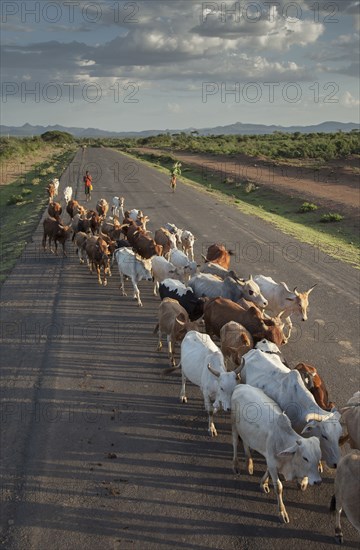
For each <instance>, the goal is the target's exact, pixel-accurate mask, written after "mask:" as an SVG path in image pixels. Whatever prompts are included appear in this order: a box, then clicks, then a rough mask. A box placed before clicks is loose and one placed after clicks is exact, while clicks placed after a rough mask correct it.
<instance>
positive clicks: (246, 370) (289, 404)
mask: <svg viewBox="0 0 360 550" xmlns="http://www.w3.org/2000/svg"><path fill="white" fill-rule="evenodd" d="M241 380H242V381H243V382H245V383H246V384H250V385H251V386H255V387H256V388H259V389H261V390H263V391H265V392H266V394H267V395H268V396H269V397H270V398H271V399H273V400H274V401H275V402H276V403H278V405H279V406H280V407H281V408H282V410H284V411H285V412H286V414H287V415H288V417H289V418H290V420H291V425H292V427H293V428H294V430H296V431H297V432H298V433H301V434H303V435H304V436H305V437H309V436H312V435H315V436H316V437H318V438H319V440H320V446H321V452H322V459H323V460H325V461H326V462H327V464H328V466H329V467H330V468H336V465H337V463H338V462H339V460H340V447H339V438H340V436H341V433H342V428H341V425H340V422H339V419H340V414H339V413H338V412H337V411H334V412H331V413H329V412H328V411H324V410H323V409H321V408H320V407H319V406H318V405H317V403H316V401H315V399H314V397H313V395H312V394H311V393H310V392H309V390H308V389H307V388H306V387H305V385H304V382H303V381H302V378H301V376H300V373H299V371H297V370H290V369H289V368H288V367H286V366H285V365H284V363H283V362H282V360H281V357H280V356H279V355H278V352H277V351H275V352H272V353H268V352H265V351H261V350H260V349H252V350H250V351H249V352H248V353H246V354H245V355H244V356H243V362H242V369H241Z"/></svg>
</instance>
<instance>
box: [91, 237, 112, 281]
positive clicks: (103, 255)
mask: <svg viewBox="0 0 360 550" xmlns="http://www.w3.org/2000/svg"><path fill="white" fill-rule="evenodd" d="M85 252H86V255H87V257H88V264H89V269H90V272H91V273H92V272H93V270H94V269H95V270H96V274H97V277H98V282H99V285H104V286H106V285H107V279H106V275H111V272H110V259H109V254H110V253H109V249H108V246H107V243H106V242H105V241H104V239H102V238H101V237H89V238H87V240H86V242H85ZM101 268H102V269H103V271H104V280H103V281H102V280H101Z"/></svg>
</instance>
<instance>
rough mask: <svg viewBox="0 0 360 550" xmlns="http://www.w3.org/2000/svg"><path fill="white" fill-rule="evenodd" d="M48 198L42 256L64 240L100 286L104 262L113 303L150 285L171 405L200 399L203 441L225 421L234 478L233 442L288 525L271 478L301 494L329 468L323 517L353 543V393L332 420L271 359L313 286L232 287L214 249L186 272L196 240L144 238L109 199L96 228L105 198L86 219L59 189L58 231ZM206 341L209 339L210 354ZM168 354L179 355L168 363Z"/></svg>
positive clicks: (357, 431)
mask: <svg viewBox="0 0 360 550" xmlns="http://www.w3.org/2000/svg"><path fill="white" fill-rule="evenodd" d="M58 187H59V180H57V179H54V180H53V181H52V182H51V183H50V184H49V185H48V187H47V191H48V194H49V205H48V216H47V217H46V218H45V219H44V221H43V227H44V235H43V247H44V249H46V243H47V239H48V240H49V247H50V250H51V246H52V242H54V244H55V252H57V245H58V242H60V243H61V244H62V246H63V252H64V255H66V252H65V243H66V241H67V240H68V239H69V238H70V237H72V240H73V242H74V245H75V247H76V251H77V254H78V257H79V260H80V263H85V262H87V264H88V266H89V268H90V270H91V272H92V271H93V270H94V269H95V270H96V272H97V276H98V281H99V284H104V285H106V282H107V279H106V277H107V275H111V265H112V263H113V261H114V260H115V261H116V262H117V265H118V268H119V274H120V279H121V288H122V292H123V295H126V293H125V288H124V282H125V279H130V280H131V282H132V285H133V288H134V298H135V299H136V300H137V303H138V305H139V306H142V302H141V298H140V291H139V288H138V283H139V281H141V280H143V279H145V280H148V281H152V282H153V284H154V294H155V295H157V294H158V293H159V294H160V298H161V303H160V306H159V316H158V323H157V326H156V328H155V331H154V332H158V335H159V340H158V348H157V349H158V351H160V350H161V348H162V341H161V339H162V336H163V335H166V337H167V344H168V352H169V362H170V366H169V368H168V369H166V370H165V374H169V373H170V372H172V371H174V370H175V369H178V368H181V374H182V385H181V393H180V400H181V401H182V402H186V401H187V398H186V390H185V383H186V380H190V381H191V382H192V383H194V384H195V385H197V386H198V387H199V388H200V389H201V391H202V394H203V397H204V404H205V408H206V411H207V413H208V416H209V433H210V435H212V436H216V435H217V432H216V428H215V425H214V418H213V415H214V413H216V412H217V411H218V410H220V409H223V410H224V411H231V418H232V442H233V453H234V454H233V467H234V471H235V472H238V471H239V470H238V462H237V446H238V440H239V439H241V440H242V443H243V447H244V451H245V455H246V459H247V469H248V472H249V473H250V474H252V473H253V460H252V456H251V449H252V450H255V451H257V452H259V453H260V454H261V455H262V456H264V458H265V460H266V467H267V470H266V472H265V474H264V476H263V478H262V480H261V484H260V486H261V489H262V490H263V491H264V492H266V493H267V492H269V478H270V477H271V479H272V482H273V484H274V488H275V491H276V495H277V501H278V510H279V515H280V518H281V520H282V521H283V522H285V523H288V522H289V516H288V514H287V511H286V508H285V506H284V502H283V498H282V493H283V489H282V483H281V481H280V479H279V474H282V475H283V477H284V478H285V480H292V479H295V480H297V482H298V485H299V487H300V488H301V489H302V490H305V489H306V487H307V485H308V484H311V485H312V484H316V483H320V482H321V477H320V473H321V472H322V471H323V470H322V462H321V461H323V462H325V463H326V464H327V465H328V466H329V467H331V468H336V476H335V485H334V496H333V499H332V502H331V507H332V509H333V510H334V511H335V513H336V516H335V517H336V519H335V537H336V540H337V542H340V543H341V542H343V533H342V529H341V525H340V515H341V512H342V510H344V511H345V513H346V515H347V517H348V519H349V521H350V522H351V523H352V525H353V526H354V527H355V528H356V529H357V530H358V531H359V532H360V391H357V392H355V393H354V395H353V397H351V398H350V399H349V401H348V403H347V404H346V406H345V407H343V408H342V409H341V410H340V411H338V410H336V408H335V406H334V404H333V403H332V402H330V401H329V399H328V394H327V390H326V387H325V384H324V382H323V380H322V379H321V377H320V376H319V373H318V372H317V370H316V368H315V367H313V366H311V365H307V364H305V363H299V364H298V365H297V366H296V367H295V368H294V369H290V368H289V366H288V365H287V363H286V361H285V359H284V358H283V356H282V354H281V350H280V347H281V345H282V344H284V343H286V342H287V341H288V339H289V337H290V335H291V328H292V323H291V315H294V314H297V315H301V317H302V319H303V320H306V318H307V316H306V310H307V306H308V298H309V294H310V292H311V291H312V289H313V288H314V287H312V288H310V289H309V290H308V291H307V292H303V293H300V292H298V291H297V290H296V289H294V291H293V292H291V291H290V290H289V288H288V287H287V285H286V284H285V283H279V284H278V283H276V282H275V281H273V279H271V278H270V277H264V276H262V275H258V276H255V277H254V278H253V277H250V278H249V279H248V280H244V279H241V278H239V277H238V276H237V274H236V273H235V272H234V271H233V270H230V257H231V252H230V251H227V250H226V249H225V247H224V246H223V245H221V244H217V243H214V244H213V245H211V246H210V247H209V249H208V251H207V255H206V257H204V260H205V263H204V264H203V266H201V267H200V266H199V265H197V263H196V262H195V261H194V241H195V238H194V235H193V234H192V233H191V232H190V231H188V230H180V229H178V228H177V227H176V226H175V225H174V224H172V223H168V224H165V226H164V227H161V228H160V229H158V230H157V231H156V232H155V234H154V236H152V235H151V233H150V232H148V231H147V229H146V224H147V222H148V221H149V218H148V217H147V216H146V215H144V214H143V212H142V211H140V210H136V209H133V210H130V211H124V198H123V197H114V198H113V199H112V205H111V214H112V216H111V217H107V214H108V212H109V203H108V202H107V201H106V200H105V199H100V200H99V201H98V202H97V204H96V209H95V210H87V209H85V208H84V207H83V206H82V205H80V204H79V202H78V201H77V200H74V199H73V198H72V188H71V187H66V188H65V190H64V199H65V202H66V212H67V213H68V215H69V216H70V222H69V225H64V223H63V222H62V219H61V214H62V206H61V204H60V203H59V202H56V201H55V198H56V196H57V194H58ZM120 220H122V221H121V222H120ZM199 268H200V272H199ZM101 272H102V273H103V279H102V278H101ZM270 314H271V315H273V316H272V317H271V316H270ZM283 319H284V320H283ZM285 330H286V334H285ZM214 337H218V338H219V340H220V347H218V346H217V345H216V344H215V343H214V341H213V338H214ZM176 343H180V346H181V350H180V362H179V363H178V364H176V361H175V356H174V348H175V345H176ZM239 380H241V383H240V384H238V381H239ZM289 404H290V405H289ZM270 411H271V414H270ZM284 411H286V414H285V412H284ZM340 419H341V424H340ZM343 429H345V430H346V431H345V434H343ZM345 443H347V444H348V445H349V446H350V449H351V450H350V451H349V452H348V453H347V454H345V455H344V456H341V453H340V446H341V445H344V444H345Z"/></svg>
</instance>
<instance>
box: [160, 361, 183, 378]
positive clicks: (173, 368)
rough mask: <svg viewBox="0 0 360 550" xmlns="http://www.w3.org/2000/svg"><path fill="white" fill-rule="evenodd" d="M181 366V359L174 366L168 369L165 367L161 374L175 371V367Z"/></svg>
mask: <svg viewBox="0 0 360 550" xmlns="http://www.w3.org/2000/svg"><path fill="white" fill-rule="evenodd" d="M180 367H181V361H180V362H179V363H178V364H177V365H175V367H169V368H168V369H165V370H163V371H162V374H163V375H165V374H171V373H173V372H174V371H176V370H177V369H179V368H180Z"/></svg>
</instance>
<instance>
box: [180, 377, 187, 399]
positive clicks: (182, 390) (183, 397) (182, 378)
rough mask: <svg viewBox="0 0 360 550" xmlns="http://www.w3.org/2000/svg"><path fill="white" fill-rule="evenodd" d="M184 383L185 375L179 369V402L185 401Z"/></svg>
mask: <svg viewBox="0 0 360 550" xmlns="http://www.w3.org/2000/svg"><path fill="white" fill-rule="evenodd" d="M185 384H186V376H185V374H184V373H183V372H182V371H181V391H180V401H181V403H187V397H186V395H185Z"/></svg>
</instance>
